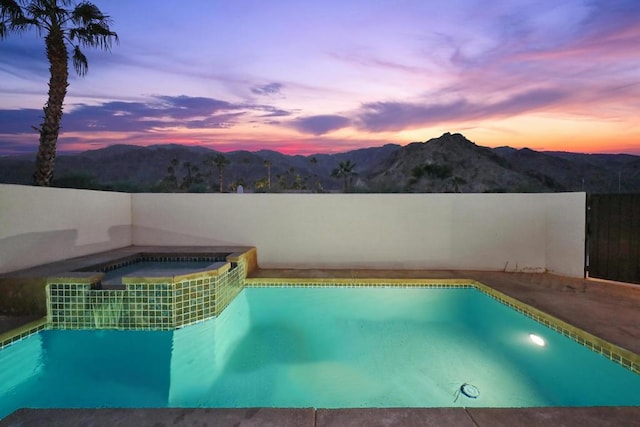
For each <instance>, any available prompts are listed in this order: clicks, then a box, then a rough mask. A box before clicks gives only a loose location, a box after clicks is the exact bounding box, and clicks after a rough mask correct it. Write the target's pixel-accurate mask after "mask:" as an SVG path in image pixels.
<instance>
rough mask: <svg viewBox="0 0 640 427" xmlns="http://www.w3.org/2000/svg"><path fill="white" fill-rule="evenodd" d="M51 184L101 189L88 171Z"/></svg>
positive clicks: (73, 173) (68, 174) (73, 174)
mask: <svg viewBox="0 0 640 427" xmlns="http://www.w3.org/2000/svg"><path fill="white" fill-rule="evenodd" d="M0 1H1V0H0ZM51 184H52V185H53V186H54V187H62V188H82V189H87V190H100V189H101V187H100V185H99V184H98V180H97V178H96V177H95V175H93V174H91V173H88V172H71V173H67V174H64V175H62V176H59V177H57V178H55V179H54V180H52V182H51Z"/></svg>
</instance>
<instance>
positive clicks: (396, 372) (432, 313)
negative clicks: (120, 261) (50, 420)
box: [0, 288, 640, 417]
mask: <svg viewBox="0 0 640 427" xmlns="http://www.w3.org/2000/svg"><path fill="white" fill-rule="evenodd" d="M530 334H536V335H538V336H540V337H541V338H543V339H544V340H545V343H546V345H545V346H538V345H536V344H534V343H533V342H532V340H531V339H530V336H529V335H530ZM627 405H640V376H639V375H636V374H634V373H633V372H631V371H629V370H627V369H625V368H623V367H622V366H620V365H618V364H616V363H613V362H611V361H610V360H608V359H607V358H605V357H603V356H601V355H599V354H596V353H594V352H592V351H590V350H588V349H587V348H585V347H583V346H581V345H579V344H577V343H575V342H574V341H572V340H569V339H568V338H566V337H564V336H562V335H561V334H558V333H557V332H555V331H552V330H551V329H549V328H547V327H545V326H543V325H540V324H539V323H537V322H535V321H533V320H532V319H529V318H527V317H525V316H522V315H521V314H519V313H517V312H516V311H515V310H512V309H510V308H508V307H506V306H504V305H502V304H500V303H499V302H497V301H495V300H493V299H491V298H490V297H488V296H486V295H484V294H483V293H481V292H480V291H478V290H476V289H473V288H460V289H433V288H246V289H244V290H243V291H242V292H241V293H240V294H239V295H238V296H237V297H236V299H235V300H234V301H233V302H232V303H231V304H230V305H229V306H228V307H227V308H226V310H225V311H224V312H223V313H222V314H221V315H220V316H219V317H218V318H216V319H211V320H208V321H205V322H202V323H198V324H195V325H192V326H188V327H185V328H182V329H179V330H176V331H167V332H165V331H163V332H142V331H53V330H49V331H43V332H40V333H38V334H35V335H33V336H31V337H29V338H27V339H24V340H22V341H19V342H17V343H16V344H13V345H11V346H9V347H6V348H5V349H3V350H2V351H0V417H3V416H6V415H7V414H9V413H10V412H12V411H14V410H15V409H17V408H20V407H40V408H42V407H44V408H46V407H262V406H266V407H316V408H338V407H342V408H349V407H459V406H466V407H531V406H627Z"/></svg>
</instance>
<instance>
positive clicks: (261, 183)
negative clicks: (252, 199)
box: [255, 178, 267, 193]
mask: <svg viewBox="0 0 640 427" xmlns="http://www.w3.org/2000/svg"><path fill="white" fill-rule="evenodd" d="M255 189H256V191H257V192H259V193H264V192H266V191H267V178H260V179H258V180H257V181H256V183H255Z"/></svg>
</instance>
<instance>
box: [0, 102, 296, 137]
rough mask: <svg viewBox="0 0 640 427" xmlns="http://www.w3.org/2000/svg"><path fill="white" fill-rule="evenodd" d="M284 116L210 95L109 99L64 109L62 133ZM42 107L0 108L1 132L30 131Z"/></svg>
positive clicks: (204, 125) (206, 125)
mask: <svg viewBox="0 0 640 427" xmlns="http://www.w3.org/2000/svg"><path fill="white" fill-rule="evenodd" d="M250 114H252V115H255V116H256V117H257V118H258V119H259V118H261V117H262V118H273V117H285V116H287V115H289V114H290V113H289V112H288V111H286V110H282V109H278V108H276V107H273V106H270V105H253V104H234V103H231V102H227V101H222V100H219V99H213V98H204V97H189V96H185V95H182V96H156V97H153V98H152V99H150V100H149V101H148V102H124V101H111V102H104V103H100V104H97V105H76V106H73V107H72V108H69V111H68V112H65V114H64V116H63V120H62V130H63V132H98V131H109V132H144V131H148V130H158V129H171V128H177V127H183V128H188V129H216V128H228V127H231V126H233V125H234V124H235V123H237V122H238V120H240V118H242V117H244V116H247V115H250ZM41 115H42V110H38V109H20V110H0V124H1V125H2V133H4V134H18V133H24V132H30V131H31V130H32V126H34V125H38V124H39V122H38V120H39V116H41Z"/></svg>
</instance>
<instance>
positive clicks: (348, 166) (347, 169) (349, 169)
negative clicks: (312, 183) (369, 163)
mask: <svg viewBox="0 0 640 427" xmlns="http://www.w3.org/2000/svg"><path fill="white" fill-rule="evenodd" d="M355 167H356V164H355V163H353V162H352V161H351V160H346V161H344V162H340V163H338V167H337V168H335V169H334V170H333V171H332V172H331V176H332V177H334V178H342V179H343V191H344V192H345V193H346V192H347V191H348V190H349V183H350V182H351V180H352V179H353V177H354V176H357V175H358V174H357V173H356V172H355V171H354V169H355Z"/></svg>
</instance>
